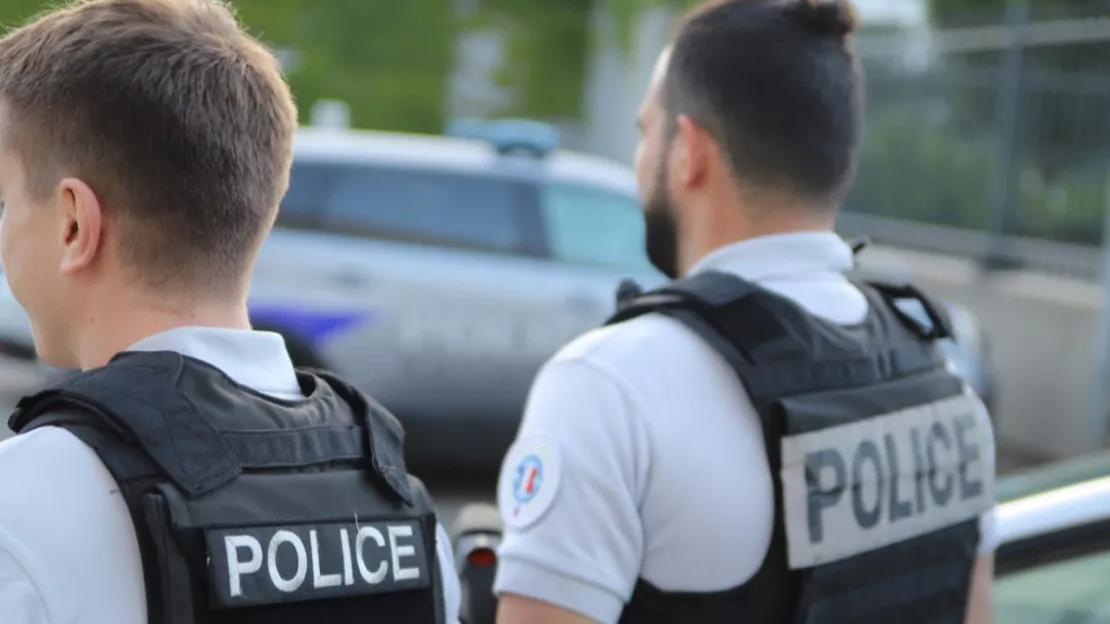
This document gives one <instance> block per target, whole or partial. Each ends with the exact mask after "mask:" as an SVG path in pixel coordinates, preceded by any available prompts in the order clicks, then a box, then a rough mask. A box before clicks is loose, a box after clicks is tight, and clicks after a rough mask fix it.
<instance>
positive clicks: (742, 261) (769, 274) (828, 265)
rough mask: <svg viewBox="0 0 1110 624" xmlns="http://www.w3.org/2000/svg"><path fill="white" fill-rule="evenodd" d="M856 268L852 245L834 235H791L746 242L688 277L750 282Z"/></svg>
mask: <svg viewBox="0 0 1110 624" xmlns="http://www.w3.org/2000/svg"><path fill="white" fill-rule="evenodd" d="M854 265H855V259H854V254H853V253H852V248H851V246H849V245H848V243H846V242H844V240H843V239H842V238H840V236H838V235H837V234H835V233H833V232H792V233H789V234H774V235H770V236H760V237H758V238H751V239H747V240H743V241H740V242H737V243H732V244H731V245H726V246H724V247H720V248H718V249H716V250H714V251H712V252H710V253H709V254H707V255H706V256H704V257H703V258H702V259H701V260H699V261H698V262H697V263H696V264H695V265H694V266H693V268H691V269H690V271H689V274H691V275H692V274H694V273H701V272H704V271H721V272H725V273H732V274H734V275H738V276H739V277H742V278H744V279H746V280H748V281H752V282H760V281H765V280H768V279H775V278H783V277H790V276H793V275H799V274H806V273H844V272H846V271H849V270H851V269H852V267H853V266H854Z"/></svg>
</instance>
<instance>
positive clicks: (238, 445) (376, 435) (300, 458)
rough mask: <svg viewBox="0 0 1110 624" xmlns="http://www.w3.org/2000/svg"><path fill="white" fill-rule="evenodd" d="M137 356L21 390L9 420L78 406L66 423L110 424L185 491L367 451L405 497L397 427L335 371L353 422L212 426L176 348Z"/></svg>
mask: <svg viewBox="0 0 1110 624" xmlns="http://www.w3.org/2000/svg"><path fill="white" fill-rule="evenodd" d="M143 356H144V357H143V360H142V362H143V363H142V364H132V363H123V362H120V363H118V364H113V365H109V366H107V367H104V368H100V369H96V370H93V371H89V372H87V373H83V374H80V375H77V376H76V377H73V378H71V379H67V380H65V381H64V382H62V383H61V384H59V385H58V386H55V387H53V388H48V389H46V390H44V391H42V392H39V393H38V394H35V395H31V396H29V397H24V398H23V399H22V400H21V401H20V402H19V404H18V405H17V409H16V412H15V413H14V414H13V415H12V417H11V420H10V421H9V425H10V426H11V428H12V430H13V431H16V432H17V433H18V432H21V431H24V430H27V429H28V428H29V427H30V426H31V425H32V424H34V423H37V421H38V419H40V418H42V417H44V415H46V414H54V413H55V412H58V413H60V414H63V415H65V416H50V417H49V418H50V419H51V420H52V421H53V424H60V423H62V422H66V421H67V419H72V418H74V416H71V415H70V414H72V413H74V412H77V413H81V414H83V415H84V416H82V417H81V418H82V420H81V422H80V423H74V424H80V425H81V426H82V427H83V428H90V427H92V428H97V429H100V430H107V431H110V432H111V433H112V434H113V435H114V436H115V437H116V439H119V440H121V441H122V443H124V444H127V445H132V446H134V447H138V448H139V449H141V451H142V454H144V455H145V456H146V457H147V459H148V460H149V461H150V462H151V463H152V464H153V465H154V466H157V468H158V469H159V470H160V471H161V474H162V475H163V476H164V477H165V478H166V479H167V480H168V481H170V482H171V483H173V484H174V485H175V486H176V487H177V488H178V489H180V490H181V491H182V492H183V493H185V494H186V495H187V496H199V495H202V494H205V493H207V492H211V491H213V490H215V489H217V488H219V487H220V486H222V485H224V484H226V483H228V482H230V481H231V480H232V479H235V478H236V477H238V476H239V475H240V474H242V472H243V470H244V469H254V470H266V469H274V468H293V467H299V466H311V465H314V464H322V463H328V462H334V461H360V460H365V459H367V458H369V461H370V463H371V464H372V467H373V470H374V471H375V472H377V473H378V474H379V475H381V477H382V479H383V480H384V481H385V484H386V485H387V487H388V489H390V490H392V492H393V493H394V494H396V495H397V496H398V497H399V498H401V499H402V500H404V501H405V502H406V503H411V501H412V493H411V491H410V490H409V484H408V481H407V480H406V479H405V467H404V462H403V457H402V453H403V446H402V445H403V433H402V430H401V428H400V425H399V424H398V423H397V422H396V419H394V418H393V417H392V416H391V415H389V414H388V412H385V411H384V409H382V408H380V406H377V405H376V404H374V405H371V404H370V402H369V401H368V399H367V398H366V397H365V395H362V394H361V393H359V392H357V391H355V390H353V389H352V388H350V387H349V386H347V385H346V384H344V383H343V382H341V381H339V380H337V379H336V378H334V377H331V376H325V377H324V379H325V381H327V383H328V385H329V386H332V387H333V389H334V390H336V392H337V393H338V394H339V395H340V396H341V397H342V398H343V399H344V400H346V401H348V403H349V404H350V405H351V407H352V409H353V410H354V412H355V414H356V415H357V416H358V417H359V418H361V419H362V422H361V423H358V424H355V425H341V426H335V425H318V426H313V427H302V428H298V429H289V430H266V431H220V430H217V428H216V427H215V425H214V424H213V423H212V422H211V421H210V420H209V419H208V418H207V417H206V416H205V414H203V413H202V412H201V411H200V410H198V409H197V408H196V406H194V405H193V404H192V403H191V402H190V401H189V400H188V399H187V398H186V396H185V395H184V394H183V393H182V392H181V391H180V390H179V388H178V387H177V380H178V379H179V378H180V376H181V375H182V372H183V369H184V365H185V361H184V360H185V358H184V356H181V355H180V354H177V353H169V352H165V353H155V354H143ZM90 416H93V417H94V418H89V417H90ZM59 419H62V420H59ZM35 426H41V424H35Z"/></svg>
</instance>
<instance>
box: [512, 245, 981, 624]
mask: <svg viewBox="0 0 1110 624" xmlns="http://www.w3.org/2000/svg"><path fill="white" fill-rule="evenodd" d="M852 265H853V258H852V250H851V249H850V248H849V246H848V245H847V244H845V243H844V241H842V240H841V239H840V238H839V237H838V236H836V235H835V234H832V233H796V234H784V235H777V236H767V237H763V238H758V239H753V240H749V241H745V242H740V243H736V244H734V245H731V246H728V247H726V248H723V249H720V250H718V251H716V252H714V253H712V254H710V255H709V256H707V257H706V258H705V259H704V260H702V261H701V262H700V263H699V264H698V265H697V266H696V267H695V269H694V270H693V272H697V271H704V270H710V269H712V270H717V271H724V272H730V273H733V274H736V275H739V276H741V277H743V278H745V279H747V280H750V281H753V282H756V283H758V284H760V285H761V286H763V287H764V288H767V289H769V290H771V291H774V292H775V293H778V294H780V295H782V296H785V297H787V298H790V299H792V300H794V301H795V302H797V303H798V304H800V305H801V306H803V307H804V308H806V309H807V310H809V311H810V312H811V313H813V314H815V315H817V316H820V317H823V318H825V319H828V320H830V321H832V322H835V323H838V324H842V325H853V324H857V323H860V322H862V321H863V320H864V318H865V317H866V314H867V311H868V303H867V299H866V298H865V297H864V295H863V294H862V293H861V292H859V290H858V289H856V288H855V287H854V286H852V284H851V283H850V282H849V281H848V280H847V279H846V278H845V276H844V272H845V271H847V270H849V269H851V268H852ZM980 416H981V417H982V419H983V421H984V422H982V423H980V424H981V425H982V426H983V427H988V428H989V427H990V422H989V419H987V418H986V415H985V412H983V414H980ZM986 431H988V432H989V431H990V429H987V430H986ZM984 454H985V456H984V457H983V458H982V459H983V461H984V462H985V464H986V467H987V468H988V469H989V471H990V474H993V472H994V448H993V445H992V446H990V447H989V450H988V451H986V452H985V453H984ZM773 500H774V499H773V486H772V480H771V474H770V470H769V467H768V463H767V456H766V451H765V448H764V442H763V433H762V428H761V425H760V421H759V417H758V415H757V413H756V412H755V409H754V408H753V406H752V404H751V402H750V401H749V399H748V397H747V396H746V394H745V392H744V390H743V388H742V386H741V385H740V383H739V381H738V380H737V379H736V375H735V373H734V372H733V371H732V369H731V368H729V366H728V365H727V364H726V363H725V361H724V359H723V358H721V357H720V356H719V355H718V354H717V353H716V352H715V351H714V350H713V349H712V348H711V347H709V346H708V345H707V344H706V343H705V342H703V341H702V340H701V339H700V338H699V337H698V336H697V335H696V334H694V333H693V332H692V331H690V330H689V329H687V328H686V327H685V326H683V325H681V324H680V323H678V322H677V321H674V320H672V319H670V318H667V317H665V316H662V315H658V314H649V315H645V316H641V317H638V318H635V319H633V320H631V321H628V322H625V323H621V324H618V325H613V326H609V327H604V328H600V329H596V330H594V331H592V332H590V333H588V334H585V335H584V336H582V337H580V338H578V339H577V340H575V341H574V342H573V343H571V344H570V345H568V346H567V347H565V348H564V349H563V350H562V351H560V352H559V353H558V354H557V355H556V356H555V357H554V358H553V359H552V360H551V361H549V362H548V363H547V364H546V365H545V366H544V368H543V369H542V370H541V372H540V374H539V376H538V377H537V378H536V380H535V383H534V385H533V387H532V391H531V394H530V396H529V399H528V404H527V408H526V410H525V414H524V419H523V422H522V423H521V426H520V431H519V433H518V436H517V441H516V442H515V443H514V446H513V448H512V449H511V450H510V451H509V453H508V455H507V456H506V459H505V463H504V465H503V467H502V471H501V476H500V481H499V484H498V504H499V506H500V509H501V514H502V517H503V519H504V521H505V524H506V532H505V536H504V541H503V542H502V545H501V548H500V552H499V556H500V563H499V568H498V573H497V580H496V583H495V590H496V591H497V592H498V593H513V594H519V595H523V596H528V597H532V598H536V599H539V600H543V601H545V602H548V603H551V604H555V605H558V606H561V607H564V608H567V609H570V610H573V611H576V612H578V613H581V614H583V615H586V616H588V617H590V618H592V619H594V620H597V621H598V622H603V623H607V622H616V621H617V620H618V618H619V617H620V614H621V611H622V609H623V607H624V604H625V603H626V602H627V601H628V600H629V599H630V597H631V595H632V590H633V588H634V586H635V584H636V581H637V579H639V578H643V579H645V580H647V581H648V582H650V583H652V584H653V585H655V586H656V587H658V588H660V589H662V590H664V591H683V592H712V591H720V590H724V589H728V588H732V587H736V586H738V585H741V584H743V583H745V582H746V581H748V580H749V579H750V578H751V577H752V576H753V574H754V573H755V572H756V571H757V570H758V569H759V567H760V566H761V564H762V562H763V559H764V556H765V554H766V552H767V549H768V547H769V545H770V540H771V529H772V519H773V516H774V512H773V509H774V503H773ZM522 501H525V502H522ZM981 527H982V542H981V551H982V552H991V551H993V549H994V547H995V546H996V537H995V530H994V513H993V511H992V512H988V513H987V514H986V515H984V516H983V517H982V519H981Z"/></svg>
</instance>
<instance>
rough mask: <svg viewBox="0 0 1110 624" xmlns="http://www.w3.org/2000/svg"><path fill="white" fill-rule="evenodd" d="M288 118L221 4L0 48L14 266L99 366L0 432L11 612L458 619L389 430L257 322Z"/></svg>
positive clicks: (57, 345)
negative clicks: (262, 260)
mask: <svg viewBox="0 0 1110 624" xmlns="http://www.w3.org/2000/svg"><path fill="white" fill-rule="evenodd" d="M296 119H297V115H296V110H295V108H294V105H293V101H292V98H291V96H290V93H289V90H288V88H287V86H286V84H285V82H284V81H283V79H282V76H281V72H280V68H279V66H278V64H277V62H276V61H275V59H274V58H273V56H272V55H271V54H270V53H269V52H267V51H266V49H265V48H264V47H263V46H262V45H260V44H259V43H258V42H256V41H254V40H253V39H251V38H250V37H248V36H247V35H246V34H244V33H243V32H242V31H241V30H240V29H239V27H238V25H237V24H236V22H235V19H234V18H233V17H232V14H231V13H230V11H229V10H228V8H227V7H225V6H224V5H223V4H221V3H220V2H217V1H216V0H91V1H87V2H80V3H75V4H73V5H71V6H69V7H67V8H62V9H59V10H57V11H55V12H52V13H48V14H46V15H44V16H42V17H41V18H39V19H38V20H36V21H34V22H33V23H31V24H29V25H27V26H25V27H23V28H21V29H17V30H15V31H13V32H12V33H10V34H9V35H7V36H6V37H5V38H4V39H2V40H0V198H2V200H3V203H4V214H3V221H2V228H0V232H2V234H0V236H2V238H0V245H2V253H3V255H2V259H3V263H4V267H5V269H6V272H7V278H8V281H9V283H10V285H11V289H12V292H13V293H14V294H15V296H16V298H17V299H18V300H19V301H20V303H22V304H23V305H24V307H25V308H26V309H27V311H28V313H29V316H30V318H31V323H32V325H33V328H34V335H35V342H36V347H37V348H38V351H39V354H40V356H41V357H42V359H43V360H45V361H46V362H47V363H49V364H52V365H55V366H59V367H72V368H79V369H81V370H83V371H84V372H83V373H81V374H78V375H76V376H74V377H72V378H69V379H67V380H64V381H62V382H59V383H58V385H56V386H54V387H51V388H49V389H47V390H45V391H43V392H41V393H39V394H36V395H34V396H30V397H26V398H24V399H23V400H22V401H21V402H20V404H19V407H18V410H17V412H16V414H15V415H14V416H13V417H12V420H11V426H12V428H13V429H14V430H15V431H17V432H19V434H20V435H18V436H16V437H14V438H12V439H10V440H8V441H6V442H4V443H3V444H0V614H2V616H0V620H3V621H4V622H5V624H32V623H34V624H39V623H52V624H62V623H82V624H99V623H103V624H140V623H144V622H151V623H160V624H199V623H226V622H236V623H251V622H266V623H278V624H280V623H283V622H297V623H300V622H328V623H340V622H351V623H354V622H359V623H361V622H370V621H382V622H413V623H417V622H419V623H428V624H433V623H440V622H445V621H451V622H453V621H455V620H456V618H457V615H456V614H457V612H458V601H459V595H458V587H457V578H456V577H455V575H454V572H453V570H452V568H453V565H452V563H451V552H450V545H449V544H448V543H447V542H446V540H445V538H444V533H443V531H442V530H441V529H440V528H439V525H438V523H437V521H436V516H435V513H434V511H433V508H432V504H431V501H430V500H429V497H428V494H427V492H426V491H425V490H424V487H423V486H422V485H421V483H420V482H419V481H417V480H416V479H414V478H411V477H409V476H408V475H407V474H406V471H405V466H404V462H403V461H402V452H401V450H402V448H401V447H402V431H401V429H400V427H399V425H398V423H397V421H396V420H395V419H394V418H393V417H392V416H391V415H390V414H389V413H388V412H386V411H385V410H384V409H382V408H381V407H380V406H378V405H377V404H375V403H374V402H373V401H371V400H369V399H368V398H367V397H366V396H364V395H363V394H361V393H360V392H359V391H357V390H355V389H354V388H352V387H351V386H349V385H348V384H346V383H344V382H343V381H342V380H339V379H337V378H335V377H332V376H330V375H325V374H323V373H319V374H313V373H309V372H294V369H293V367H292V365H291V364H290V361H289V358H288V356H287V355H286V350H285V346H284V344H283V341H282V339H281V337H280V336H278V335H276V334H268V333H262V332H254V331H251V329H250V325H249V322H248V318H247V311H246V305H245V303H246V298H247V289H248V284H249V279H250V273H251V268H252V264H253V262H254V257H255V254H256V252H257V250H258V247H259V245H260V244H261V243H262V241H263V239H264V238H265V236H266V235H267V233H268V231H269V229H270V226H271V224H272V223H273V221H274V216H275V213H276V211H277V206H278V202H279V200H280V198H281V196H282V194H283V193H284V191H285V187H286V185H287V182H288V177H289V167H290V160H291V153H292V143H293V134H294V130H295V125H296ZM144 589H145V591H144Z"/></svg>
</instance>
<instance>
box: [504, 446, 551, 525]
mask: <svg viewBox="0 0 1110 624" xmlns="http://www.w3.org/2000/svg"><path fill="white" fill-rule="evenodd" d="M562 469H563V467H562V463H561V461H560V457H559V448H558V447H557V446H556V444H555V442H554V441H553V440H550V439H548V438H547V437H546V436H543V435H530V436H527V437H524V438H522V439H520V440H518V441H517V442H516V443H515V444H514V445H513V447H512V448H511V449H509V454H508V455H507V456H506V457H505V464H504V468H503V469H502V472H501V479H500V482H499V484H498V492H497V503H498V506H499V507H500V508H501V517H502V519H503V520H504V522H505V524H506V525H508V526H510V527H512V528H516V529H523V528H527V527H529V526H531V525H532V524H535V523H536V522H537V521H538V520H539V519H540V518H542V517H543V515H544V514H545V513H547V510H548V509H550V508H551V505H552V503H554V502H555V495H556V494H557V493H558V491H559V482H560V481H561V479H562Z"/></svg>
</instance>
